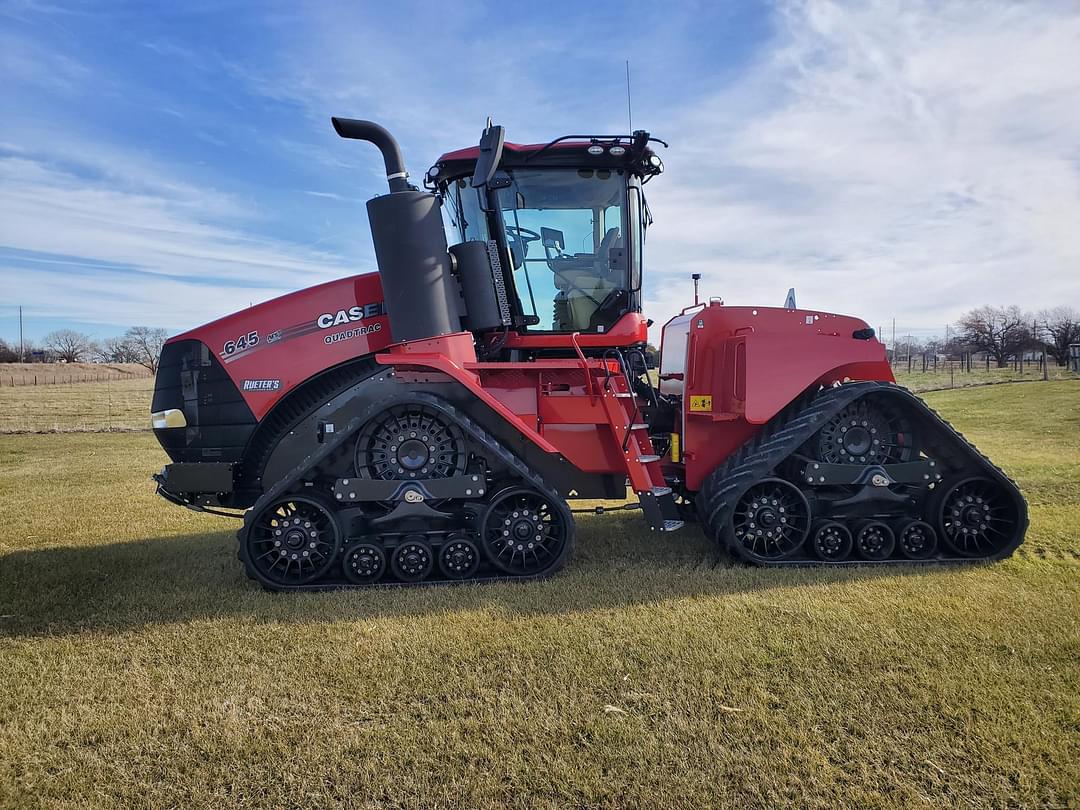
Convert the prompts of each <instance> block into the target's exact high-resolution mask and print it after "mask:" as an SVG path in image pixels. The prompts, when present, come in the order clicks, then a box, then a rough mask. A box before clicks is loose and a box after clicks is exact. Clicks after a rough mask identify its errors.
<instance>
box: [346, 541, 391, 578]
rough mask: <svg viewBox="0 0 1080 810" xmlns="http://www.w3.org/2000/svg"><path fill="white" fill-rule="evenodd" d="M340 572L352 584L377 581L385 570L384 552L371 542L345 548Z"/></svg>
mask: <svg viewBox="0 0 1080 810" xmlns="http://www.w3.org/2000/svg"><path fill="white" fill-rule="evenodd" d="M341 569H342V573H344V574H345V578H346V579H347V580H349V582H351V583H353V584H354V585H370V584H372V583H373V582H378V580H379V577H381V576H382V575H383V574H384V573H385V572H386V552H384V551H383V550H382V549H381V548H379V547H378V546H376V545H375V544H373V543H357V544H355V545H352V546H349V547H348V548H347V549H345V554H344V556H343V557H342V560H341Z"/></svg>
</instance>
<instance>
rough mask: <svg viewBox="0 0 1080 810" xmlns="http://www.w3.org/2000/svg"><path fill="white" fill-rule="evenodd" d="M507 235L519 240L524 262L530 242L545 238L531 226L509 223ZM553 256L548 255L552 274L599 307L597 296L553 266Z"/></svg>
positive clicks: (516, 240) (512, 251)
mask: <svg viewBox="0 0 1080 810" xmlns="http://www.w3.org/2000/svg"><path fill="white" fill-rule="evenodd" d="M506 235H507V236H509V237H510V238H511V239H513V240H514V241H515V242H517V243H518V244H520V245H521V257H522V261H523V262H524V259H525V256H527V255H528V252H529V249H528V246H529V244H530V243H532V242H536V241H538V240H540V239H543V237H542V236H541V235H540V234H538V233H537V232H536V231H534V230H531V229H529V228H522V227H521V226H520V225H507V226H506ZM510 252H511V253H514V250H513V248H511V251H510ZM545 252H547V249H546V248H545ZM552 258H553V257H551V256H548V269H549V270H551V273H552V275H554V276H557V277H559V278H560V279H562V280H563V283H565V284H566V286H567V287H568V288H569V289H571V290H577V291H578V292H579V293H581V294H582V295H584V296H585V297H586V298H588V299H589V300H590V301H592V302H593V303H594V304H596V306H597V307H599V306H600V304H601V302H600V301H597V300H596V299H595V298H593V296H591V295H589V293H587V292H585V290H583V289H582V288H581V287H579V286H578V285H577V284H575V283H574V282H573V281H572V280H571V279H569V278H568V277H567V276H566V274H565V273H563V272H562V271H560V270H556V269H555V268H554V267H552V266H551V259H552Z"/></svg>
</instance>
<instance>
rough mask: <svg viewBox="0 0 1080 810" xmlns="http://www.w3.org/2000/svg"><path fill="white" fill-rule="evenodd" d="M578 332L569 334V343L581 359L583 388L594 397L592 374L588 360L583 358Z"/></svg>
mask: <svg viewBox="0 0 1080 810" xmlns="http://www.w3.org/2000/svg"><path fill="white" fill-rule="evenodd" d="M580 334H581V333H580V332H573V333H571V335H570V345H571V346H573V347H574V351H575V352H577V356H578V360H580V361H581V368H582V370H583V371H584V372H585V390H586V391H587V392H588V394H589V397H590V398H593V399H595V398H596V394H595V393H593V381H592V374H590V373H589V361H588V360H586V359H585V352H583V351H582V350H581V345H580V344H579V343H578V335H580Z"/></svg>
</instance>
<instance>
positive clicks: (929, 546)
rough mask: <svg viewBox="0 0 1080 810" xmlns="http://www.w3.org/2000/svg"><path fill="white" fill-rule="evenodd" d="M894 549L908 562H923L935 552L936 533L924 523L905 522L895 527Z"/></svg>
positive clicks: (917, 521) (916, 521)
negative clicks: (898, 550)
mask: <svg viewBox="0 0 1080 810" xmlns="http://www.w3.org/2000/svg"><path fill="white" fill-rule="evenodd" d="M896 547H897V548H898V549H900V553H901V554H903V555H904V556H905V557H907V558H908V559H909V560H925V559H927V558H929V557H931V556H933V554H934V552H935V551H937V547H938V537H937V532H936V531H934V527H933V526H931V525H930V524H929V523H926V522H925V521H922V520H914V519H912V520H905V521H904V522H903V523H901V524H900V525H899V526H897V527H896Z"/></svg>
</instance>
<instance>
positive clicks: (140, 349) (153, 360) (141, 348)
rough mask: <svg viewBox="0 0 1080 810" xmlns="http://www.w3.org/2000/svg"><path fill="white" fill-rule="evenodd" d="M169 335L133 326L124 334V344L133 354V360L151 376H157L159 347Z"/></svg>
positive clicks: (162, 330) (153, 329)
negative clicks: (147, 370)
mask: <svg viewBox="0 0 1080 810" xmlns="http://www.w3.org/2000/svg"><path fill="white" fill-rule="evenodd" d="M168 338H169V333H168V332H166V331H165V330H164V329H160V328H154V327H150V326H133V327H131V328H130V329H128V330H127V331H126V332H125V333H124V338H123V340H124V342H125V343H126V344H127V345H128V346H129V347H130V348H131V350H132V352H134V357H135V360H134V362H136V363H138V364H139V365H140V366H142V367H143V368H146V369H149V370H150V373H151V374H157V367H158V357H160V355H161V347H162V346H164V345H165V341H166V340H168Z"/></svg>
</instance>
